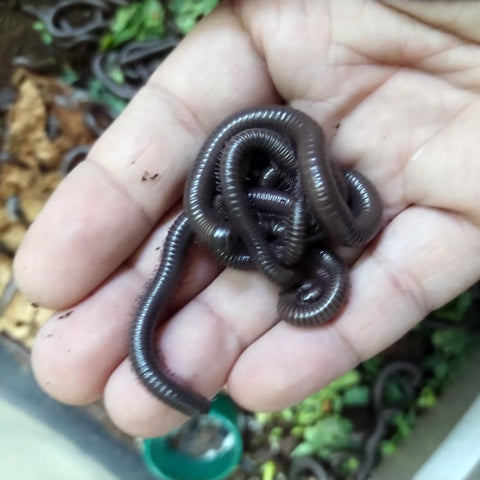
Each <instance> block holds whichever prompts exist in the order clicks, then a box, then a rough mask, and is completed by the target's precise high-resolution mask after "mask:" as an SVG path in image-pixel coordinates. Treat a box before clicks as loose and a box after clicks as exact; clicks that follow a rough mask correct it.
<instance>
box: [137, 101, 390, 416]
mask: <svg viewBox="0 0 480 480" xmlns="http://www.w3.org/2000/svg"><path fill="white" fill-rule="evenodd" d="M184 208H185V211H184V212H182V213H181V214H180V216H179V217H178V218H177V220H176V221H175V222H174V224H173V226H172V227H171V228H170V230H169V233H168V235H167V238H166V241H165V246H164V249H163V253H162V259H161V263H160V266H159V268H158V270H157V273H156V274H155V276H154V278H153V279H152V281H151V282H150V283H149V285H148V287H147V288H146V290H145V292H144V294H143V295H142V296H141V298H140V302H139V306H138V310H137V313H136V316H135V319H134V323H133V328H132V332H131V338H130V354H131V360H132V363H133V367H134V369H135V371H136V373H137V375H138V377H139V378H140V379H141V381H142V383H143V384H144V385H145V386H146V387H147V389H148V390H149V391H150V392H152V393H153V394H154V395H155V396H156V397H157V398H159V399H161V400H163V401H164V402H165V403H167V404H168V405H170V406H172V407H173V408H175V409H177V410H179V411H181V412H183V413H185V414H186V415H190V416H193V415H197V414H199V413H204V412H207V411H208V409H209V401H208V399H207V398H205V397H203V396H201V395H199V394H197V393H195V392H193V391H192V390H191V389H189V388H187V386H186V385H185V384H184V383H183V382H182V381H180V380H179V379H178V378H177V377H175V375H174V374H173V373H171V372H170V371H168V369H167V368H166V366H165V364H164V362H163V361H162V359H161V358H158V355H157V349H156V348H155V342H154V333H155V329H156V327H157V325H158V323H159V321H160V319H162V316H163V314H164V312H165V307H166V305H167V302H168V299H169V297H170V295H171V293H172V290H173V288H174V286H175V285H176V284H177V282H178V279H179V276H180V274H181V271H182V264H183V260H184V258H185V255H186V253H187V250H188V247H189V245H190V244H191V243H192V241H193V239H194V238H197V239H198V240H199V241H200V243H202V244H203V245H205V246H206V247H207V248H208V249H209V251H210V252H211V253H212V254H213V256H214V257H215V258H216V259H217V260H218V261H219V262H221V263H222V264H223V265H224V266H226V267H231V268H240V269H258V270H260V271H261V272H263V273H264V274H265V276H266V277H268V278H269V279H270V280H271V281H273V282H274V283H276V284H277V285H279V286H280V287H281V288H282V289H283V291H282V292H281V293H280V296H279V301H278V313H279V316H280V318H281V319H283V320H285V321H287V322H289V323H292V324H293V325H297V326H318V325H321V324H323V323H325V322H327V321H329V320H330V319H332V318H333V317H334V316H335V315H336V314H337V313H338V311H339V309H340V307H341V306H342V304H343V303H344V301H345V298H346V295H347V291H348V283H349V282H348V271H347V268H346V267H345V266H344V264H343V263H342V262H341V261H340V260H339V259H338V258H337V257H336V256H335V255H334V254H333V253H331V252H330V251H329V250H328V248H327V246H328V247H329V248H330V247H335V246H339V245H344V246H358V245H365V244H367V243H368V242H369V241H370V240H372V239H373V237H375V235H376V234H377V233H378V231H379V228H380V220H381V215H382V205H381V201H380V197H379V195H378V193H377V191H376V189H375V188H374V187H373V185H372V184H371V183H370V182H369V181H368V180H367V179H366V178H365V177H364V176H363V175H362V174H360V173H359V172H357V171H355V170H341V169H340V168H339V167H337V166H335V165H334V164H332V163H331V162H330V161H329V160H328V158H327V155H326V151H325V141H324V135H323V132H322V129H321V128H320V127H319V125H318V124H317V123H316V122H315V121H314V120H313V119H312V118H310V117H309V116H308V115H306V114H304V113H302V112H300V111H298V110H295V109H293V108H290V107H287V106H262V107H257V108H251V109H248V110H244V111H242V112H240V113H237V114H235V115H232V116H231V117H229V118H227V119H226V120H225V121H224V122H222V123H221V124H220V125H219V126H218V127H217V128H216V129H215V130H214V131H213V133H212V134H211V135H210V136H209V137H208V138H207V140H206V141H205V143H204V145H203V147H202V148H201V150H200V152H199V154H198V156H197V159H196V161H195V164H194V166H193V169H192V171H191V174H190V176H189V177H188V179H187V182H186V185H185V192H184Z"/></svg>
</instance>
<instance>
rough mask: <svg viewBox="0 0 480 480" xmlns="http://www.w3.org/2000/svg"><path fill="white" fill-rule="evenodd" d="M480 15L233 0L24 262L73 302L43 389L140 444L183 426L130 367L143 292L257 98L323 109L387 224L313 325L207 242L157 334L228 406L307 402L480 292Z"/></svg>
mask: <svg viewBox="0 0 480 480" xmlns="http://www.w3.org/2000/svg"><path fill="white" fill-rule="evenodd" d="M434 5H435V8H433V6H434ZM400 8H402V9H404V10H405V11H408V12H407V13H408V14H405V13H404V12H402V11H400V10H399V9H400ZM479 18H480V7H478V6H477V5H476V4H474V3H468V2H454V3H452V4H446V3H443V2H441V3H438V4H435V3H432V2H425V3H424V2H418V1H415V2H409V1H407V0H401V1H397V2H393V1H390V2H389V6H387V5H386V4H385V3H381V2H373V1H360V0H343V1H342V0H336V1H331V2H327V1H317V2H303V3H302V2H295V1H287V0H285V1H274V0H270V1H264V2H262V3H261V4H259V3H258V2H255V1H253V0H250V1H243V2H241V1H238V2H230V3H229V2H223V4H222V5H221V7H220V8H218V9H217V10H216V12H214V13H213V14H212V15H211V16H209V17H208V18H206V19H205V20H204V21H202V22H201V24H200V25H199V26H198V27H197V28H196V29H195V30H194V31H193V32H192V33H191V34H190V35H189V36H188V37H187V38H186V39H185V41H183V42H182V43H181V44H180V46H179V47H178V48H177V49H176V50H175V51H174V52H173V53H172V55H171V56H170V57H169V58H168V59H167V60H166V61H165V62H164V63H163V64H162V66H161V67H160V69H159V70H158V71H157V72H156V74H155V75H154V76H153V77H152V79H151V80H150V82H149V84H148V85H147V86H146V87H145V88H143V89H142V90H141V91H140V92H139V94H138V95H137V96H136V98H135V99H134V100H133V101H132V102H131V104H130V105H129V106H128V108H127V109H126V111H125V112H124V113H123V114H122V115H121V117H120V118H119V119H118V120H117V121H116V122H115V123H114V125H113V126H112V127H111V128H110V129H109V130H108V131H107V132H106V133H105V134H104V135H103V137H102V138H101V139H100V140H99V141H98V142H97V143H96V145H95V146H94V147H93V148H92V150H91V154H90V156H89V159H88V160H86V161H85V162H83V163H82V164H81V165H80V166H79V167H77V168H76V169H75V170H74V171H73V172H72V173H71V174H70V175H69V176H68V177H67V178H66V179H65V180H64V182H63V183H62V184H61V185H60V186H59V188H58V189H57V191H56V192H55V193H54V195H53V196H52V198H51V199H50V201H49V202H48V204H47V205H46V207H45V208H44V210H43V211H42V212H41V214H40V215H39V217H38V219H37V220H36V221H35V222H34V224H33V225H32V227H31V229H30V230H29V232H28V234H27V236H26V238H25V240H24V243H23V244H22V246H21V248H20V250H19V252H18V255H17V257H16V259H15V273H16V279H17V283H18V285H19V287H20V288H21V289H22V290H23V291H24V292H25V293H26V294H27V295H28V297H29V298H31V299H32V300H34V301H36V302H38V303H40V304H42V305H46V306H49V307H52V308H55V309H58V310H60V312H59V313H58V314H56V315H55V316H54V317H53V318H52V319H51V320H49V322H47V324H46V325H45V326H44V328H43V329H42V330H41V331H40V333H39V334H38V337H37V340H36V342H35V346H34V349H33V353H32V362H33V367H34V371H35V374H36V377H37V379H38V381H39V383H40V385H41V386H42V387H43V388H44V389H45V390H46V391H47V392H48V393H50V394H51V395H52V396H53V397H55V398H57V399H58V400H60V401H63V402H66V403H70V404H76V405H82V404H86V403H89V402H92V401H94V400H97V399H99V398H101V396H102V395H104V398H105V405H106V408H107V410H108V412H109V414H110V416H111V417H112V419H113V420H114V421H115V423H116V424H117V425H118V426H119V427H120V428H122V429H123V430H125V431H126V432H129V433H131V434H134V435H141V436H154V435H160V434H163V433H165V432H167V431H168V430H170V429H172V428H174V427H175V426H176V425H178V424H179V423H180V422H181V421H182V420H183V419H184V418H185V417H183V416H182V415H181V414H179V413H177V412H174V411H173V410H171V409H170V408H169V407H167V406H166V405H164V404H163V403H161V402H159V401H158V400H156V399H155V398H154V397H153V396H151V395H150V394H149V393H148V392H147V391H146V390H145V389H144V387H143V386H142V385H141V384H140V382H139V381H138V380H137V379H136V377H135V375H134V373H133V371H132V369H131V365H130V363H129V360H128V359H127V355H128V334H129V330H130V325H131V321H132V315H133V313H134V310H135V298H136V297H137V295H138V294H139V293H140V292H141V291H142V288H143V285H144V283H145V282H146V281H147V280H148V279H149V278H150V277H151V276H152V273H153V271H154V268H155V266H156V265H157V264H158V260H159V259H158V256H159V252H158V249H159V247H161V244H162V241H163V238H164V237H165V234H166V231H167V229H168V226H169V224H170V223H169V222H171V220H172V219H173V217H174V215H175V213H176V212H177V209H178V206H177V205H178V201H179V199H180V196H181V192H182V185H183V181H184V178H185V175H186V173H187V172H188V170H189V168H190V165H191V164H192V161H193V159H194V157H195V153H196V152H197V151H198V149H199V147H200V145H201V144H202V141H203V140H204V138H205V137H206V135H207V134H208V133H209V132H210V131H211V130H212V128H214V127H215V126H216V125H217V124H218V123H219V122H220V121H222V120H223V119H224V118H225V117H226V116H227V115H229V114H231V113H234V112H236V111H238V110H240V109H242V108H245V107H248V106H252V105H258V104H269V103H277V102H280V101H281V99H283V100H285V101H286V102H287V103H289V104H290V105H292V106H293V107H295V108H298V109H300V110H303V111H305V112H306V113H308V114H309V115H311V116H312V117H314V118H315V119H316V120H317V121H318V123H319V124H320V125H322V127H323V128H324V130H325V132H326V135H327V138H328V140H329V152H330V156H331V158H332V159H333V160H334V161H336V162H338V163H340V164H342V165H348V166H354V168H355V169H357V170H359V171H361V172H362V173H364V174H365V175H366V176H367V177H368V178H369V179H370V180H371V181H372V182H373V183H374V184H375V185H376V186H377V188H378V190H379V192H380V195H381V197H382V199H383V202H384V206H385V208H384V224H385V228H384V230H383V231H382V233H381V234H380V235H379V237H378V238H377V239H376V241H375V242H374V243H372V244H371V245H370V246H369V247H368V248H367V249H366V250H365V251H364V252H363V254H362V255H361V256H360V257H359V258H358V260H356V261H355V263H354V264H353V265H352V267H351V291H350V295H349V298H348V302H347V304H346V305H345V308H344V309H343V310H342V312H341V315H339V316H338V318H336V319H335V320H334V321H332V322H330V323H329V324H327V325H324V326H321V327H318V328H312V329H301V328H295V327H292V326H291V325H289V324H287V323H285V322H280V323H276V297H277V289H276V287H275V286H273V285H272V284H271V283H270V282H269V281H268V280H266V279H264V278H263V277H262V276H261V275H260V274H257V273H253V272H241V271H233V270H225V271H223V272H221V273H219V269H218V267H217V266H215V265H214V263H213V262H212V261H211V260H209V257H208V255H206V254H205V253H203V252H202V250H201V249H198V248H197V249H196V251H195V252H194V253H195V254H194V255H192V256H191V257H192V258H190V259H188V260H187V265H188V266H187V272H186V274H185V276H184V280H183V281H182V282H181V285H180V288H179V291H178V292H177V293H176V294H175V297H174V298H173V299H172V312H174V313H173V314H172V318H171V321H169V322H168V323H167V324H166V325H165V326H162V327H161V329H160V332H159V337H158V345H159V348H160V350H161V351H162V352H163V354H164V356H165V358H166V362H167V364H168V365H169V367H170V369H171V370H172V371H173V372H175V373H176V374H178V375H179V376H180V377H182V378H184V379H186V380H187V381H188V382H189V383H190V384H191V385H192V386H193V388H194V389H195V390H196V391H198V392H199V393H202V394H204V395H206V396H209V397H211V396H213V395H214V394H215V393H216V392H217V391H218V390H219V389H220V388H221V387H222V386H223V385H224V384H227V387H228V390H229V393H230V395H231V396H232V397H233V398H234V399H235V401H237V402H238V403H239V404H240V405H242V406H244V407H246V408H248V409H252V410H277V409H280V408H282V407H285V406H287V405H290V404H293V403H296V402H298V401H300V400H302V399H303V398H305V397H306V396H308V395H310V394H311V393H313V392H315V391H316V390H318V389H319V388H321V387H322V386H324V385H325V384H327V383H328V382H330V381H331V380H333V379H334V378H336V377H338V376H339V375H341V374H342V373H344V372H346V371H347V370H349V369H351V368H353V367H354V366H355V365H356V364H357V363H358V362H359V361H361V360H364V359H366V358H368V357H370V356H372V355H374V354H375V353H377V352H379V351H381V350H382V349H384V348H385V347H387V346H388V345H389V344H391V343H392V342H394V341H395V340H396V339H397V338H399V337H400V336H401V335H403V334H404V333H405V332H406V331H407V330H408V329H410V328H411V327H412V326H414V325H415V324H416V323H417V322H419V321H420V320H421V319H422V318H423V317H424V316H425V315H426V314H427V313H428V312H429V311H430V310H432V309H434V308H437V307H439V306H441V305H442V304H444V303H446V302H447V301H449V300H450V299H452V298H453V297H455V296H456V295H457V294H459V293H460V292H462V291H463V290H465V289H466V288H467V287H468V286H469V285H471V284H472V283H473V282H474V281H475V280H476V279H477V278H478V277H479V276H480V255H478V250H479V246H480V231H479V226H478V225H479V221H480V206H479V205H480V202H479V201H478V196H479V194H478V193H477V192H478V187H477V183H478V180H477V179H478V178H480V163H479V162H478V161H477V156H478V154H479V150H480V147H479V146H478V142H477V138H476V137H477V135H476V133H477V131H478V125H479V124H480V102H479V94H478V91H479V88H480V70H478V69H477V65H476V62H477V61H480V47H479V46H478V42H479V41H480V35H478V33H477V32H476V29H477V28H476V25H477V24H478V23H477V22H476V21H472V19H477V20H478V19H479ZM337 126H338V128H336V127H337Z"/></svg>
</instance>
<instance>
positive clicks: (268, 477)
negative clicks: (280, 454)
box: [260, 460, 277, 480]
mask: <svg viewBox="0 0 480 480" xmlns="http://www.w3.org/2000/svg"><path fill="white" fill-rule="evenodd" d="M260 470H261V472H262V480H274V478H275V471H276V470H277V467H276V465H275V462H274V461H273V460H269V461H268V462H265V463H264V464H263V465H262V466H261V467H260Z"/></svg>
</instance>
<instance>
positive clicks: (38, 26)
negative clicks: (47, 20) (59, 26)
mask: <svg viewBox="0 0 480 480" xmlns="http://www.w3.org/2000/svg"><path fill="white" fill-rule="evenodd" d="M32 28H33V29H34V30H35V31H37V32H38V33H39V34H40V38H41V39H42V42H43V43H44V44H45V45H51V44H52V43H53V37H52V35H51V34H50V32H49V31H48V29H47V27H46V26H45V24H44V23H43V22H42V21H41V20H37V21H35V22H33V25H32Z"/></svg>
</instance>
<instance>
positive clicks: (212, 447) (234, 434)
mask: <svg viewBox="0 0 480 480" xmlns="http://www.w3.org/2000/svg"><path fill="white" fill-rule="evenodd" d="M237 414H238V411H237V407H236V405H235V404H234V403H233V401H232V400H231V399H230V398H229V397H228V396H227V395H224V394H219V395H217V396H216V397H215V398H214V400H213V401H212V406H211V409H210V412H209V413H208V414H206V415H200V416H199V417H197V418H193V419H191V420H189V421H188V422H186V423H185V424H184V425H182V426H181V427H179V428H178V429H177V430H175V431H173V432H171V433H169V434H168V435H165V436H163V437H156V438H148V439H145V440H144V441H143V457H144V459H145V463H146V465H147V467H148V468H149V470H150V471H151V472H152V473H153V475H155V477H156V478H159V479H162V480H221V479H223V478H226V477H228V476H229V475H230V474H231V473H232V471H233V470H234V469H235V468H236V466H237V465H238V463H239V462H240V459H241V457H242V452H243V442H242V436H241V435H240V432H239V430H238V426H237Z"/></svg>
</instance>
